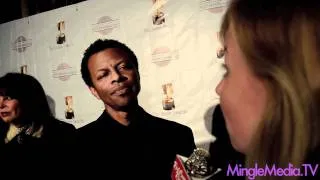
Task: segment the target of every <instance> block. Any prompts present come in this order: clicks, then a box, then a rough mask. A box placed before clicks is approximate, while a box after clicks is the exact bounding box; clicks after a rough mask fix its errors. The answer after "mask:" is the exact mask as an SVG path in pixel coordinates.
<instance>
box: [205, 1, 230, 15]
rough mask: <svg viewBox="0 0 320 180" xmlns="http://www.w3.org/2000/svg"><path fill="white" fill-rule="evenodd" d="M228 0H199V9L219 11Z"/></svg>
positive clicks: (226, 4)
mask: <svg viewBox="0 0 320 180" xmlns="http://www.w3.org/2000/svg"><path fill="white" fill-rule="evenodd" d="M229 1H230V0H200V2H199V3H200V9H201V10H208V11H210V12H212V13H220V12H222V11H223V10H224V8H225V7H226V6H228V3H229Z"/></svg>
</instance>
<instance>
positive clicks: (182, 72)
mask: <svg viewBox="0 0 320 180" xmlns="http://www.w3.org/2000/svg"><path fill="white" fill-rule="evenodd" d="M227 3H228V0H117V1H114V0H90V1H85V2H82V3H78V4H74V5H71V6H67V7H63V8H60V9H56V10H52V11H48V12H44V13H41V14H37V15H34V16H30V17H27V18H23V19H19V20H16V21H11V22H8V23H5V24H1V25H0V34H1V38H0V46H1V48H0V75H4V74H5V73H7V72H12V71H14V72H23V73H27V74H30V75H33V76H35V77H36V78H37V79H38V80H39V81H40V82H41V83H42V85H43V86H44V88H45V91H46V93H47V94H48V99H49V102H50V105H51V107H52V109H53V111H54V114H55V116H56V117H57V118H58V119H60V120H63V121H66V122H69V123H72V124H74V125H75V126H76V127H77V128H78V127H81V126H84V125H85V124H87V123H90V122H92V121H94V120H96V118H97V117H98V116H99V115H100V114H101V112H102V111H103V104H102V103H101V102H100V101H98V100H96V99H95V98H94V97H93V95H91V94H90V92H89V90H88V88H87V87H86V85H85V84H84V82H83V81H82V79H81V74H80V62H81V58H82V55H83V52H84V50H85V49H86V48H87V47H88V46H89V45H90V44H91V43H92V42H93V41H95V40H96V39H98V38H111V39H116V40H119V41H122V42H124V43H126V44H127V45H128V46H129V47H130V48H131V49H132V50H133V51H134V52H135V53H136V55H137V57H138V61H139V70H140V74H141V86H142V90H141V93H140V94H139V102H140V104H141V106H142V107H143V108H144V109H145V110H146V111H148V112H149V113H151V114H153V115H155V116H159V117H162V118H166V119H169V120H173V121H176V122H179V123H181V124H185V125H187V126H189V127H191V128H192V130H193V132H194V135H195V140H196V143H197V144H201V143H206V142H210V141H213V140H214V139H215V138H214V137H213V136H212V135H211V133H210V132H211V123H212V122H211V121H212V113H213V110H214V108H215V106H216V105H217V104H218V103H219V97H218V96H217V94H216V92H215V87H216V86H217V84H218V82H219V81H220V79H221V77H222V74H223V70H222V68H221V63H222V62H221V60H219V59H218V58H217V56H216V50H217V49H218V48H219V47H220V43H219V41H218V39H217V32H218V31H219V26H220V21H221V17H222V15H223V13H224V11H225V7H226V5H227ZM68 110H69V111H72V112H73V113H66V111H68ZM66 114H67V115H66Z"/></svg>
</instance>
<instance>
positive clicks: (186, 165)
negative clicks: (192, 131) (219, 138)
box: [171, 148, 221, 180]
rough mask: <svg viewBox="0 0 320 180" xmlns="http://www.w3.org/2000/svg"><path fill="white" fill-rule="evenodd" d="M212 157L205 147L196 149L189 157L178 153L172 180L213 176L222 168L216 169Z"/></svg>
mask: <svg viewBox="0 0 320 180" xmlns="http://www.w3.org/2000/svg"><path fill="white" fill-rule="evenodd" d="M210 158H211V156H210V153H209V152H208V151H207V150H205V149H203V148H197V149H195V150H194V151H193V153H192V154H191V155H190V157H189V158H186V157H183V156H180V155H177V157H176V160H175V162H174V167H173V169H172V173H171V178H172V180H205V179H208V178H210V177H212V176H213V175H215V174H216V173H218V172H220V171H221V169H217V170H216V171H214V168H213V165H212V164H211V161H210ZM183 160H185V161H183Z"/></svg>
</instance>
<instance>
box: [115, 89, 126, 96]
mask: <svg viewBox="0 0 320 180" xmlns="http://www.w3.org/2000/svg"><path fill="white" fill-rule="evenodd" d="M128 92H129V89H128V88H121V89H118V90H115V91H114V92H113V93H112V95H116V96H121V95H125V94H127V93H128Z"/></svg>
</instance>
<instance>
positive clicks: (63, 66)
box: [52, 63, 78, 81]
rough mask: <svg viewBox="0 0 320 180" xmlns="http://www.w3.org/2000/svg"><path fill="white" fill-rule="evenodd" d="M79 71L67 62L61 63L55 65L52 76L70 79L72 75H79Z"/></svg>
mask: <svg viewBox="0 0 320 180" xmlns="http://www.w3.org/2000/svg"><path fill="white" fill-rule="evenodd" d="M77 74H78V71H77V70H76V69H75V68H74V67H72V66H70V65H69V64H67V63H60V64H58V65H57V66H54V67H53V70H52V76H53V78H58V79H59V80H61V81H68V80H69V79H70V77H71V76H73V75H77Z"/></svg>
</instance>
